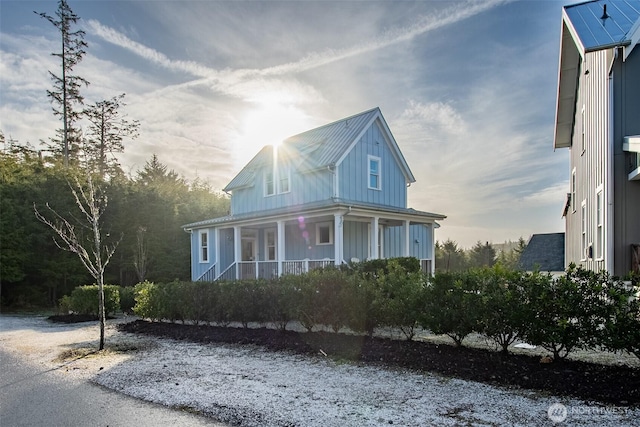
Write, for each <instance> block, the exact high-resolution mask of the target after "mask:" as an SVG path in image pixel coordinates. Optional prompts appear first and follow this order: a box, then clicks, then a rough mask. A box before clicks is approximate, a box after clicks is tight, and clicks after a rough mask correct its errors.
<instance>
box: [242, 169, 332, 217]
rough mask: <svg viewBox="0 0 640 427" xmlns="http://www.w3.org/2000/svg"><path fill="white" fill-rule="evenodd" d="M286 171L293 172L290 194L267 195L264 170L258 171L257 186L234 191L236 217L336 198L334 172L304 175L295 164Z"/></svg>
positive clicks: (326, 171) (327, 171) (316, 172)
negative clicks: (334, 196) (334, 195)
mask: <svg viewBox="0 0 640 427" xmlns="http://www.w3.org/2000/svg"><path fill="white" fill-rule="evenodd" d="M283 168H284V169H285V170H286V169H289V170H290V181H289V189H290V191H289V192H287V193H281V194H278V193H277V192H276V194H274V195H271V196H265V182H264V176H265V174H264V170H260V171H256V174H255V182H254V184H253V186H251V187H245V188H238V189H235V190H233V197H231V213H232V215H240V214H245V213H251V212H261V211H266V210H270V209H278V208H285V207H290V206H297V205H302V204H305V203H313V202H317V201H322V200H327V199H330V198H331V197H333V172H331V171H329V170H321V171H315V172H307V173H300V172H298V171H296V170H295V169H294V167H293V165H284V166H283Z"/></svg>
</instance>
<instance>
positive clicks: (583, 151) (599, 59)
mask: <svg viewBox="0 0 640 427" xmlns="http://www.w3.org/2000/svg"><path fill="white" fill-rule="evenodd" d="M610 60H611V52H610V51H605V50H602V51H596V52H592V53H587V54H586V55H585V57H584V58H583V59H582V64H581V70H580V73H579V75H580V78H579V82H578V93H577V101H576V115H575V117H574V128H573V137H572V142H571V148H570V151H571V154H570V158H571V169H570V170H571V171H575V178H576V189H575V194H576V197H575V200H574V201H573V204H572V206H573V209H570V210H569V212H568V213H567V219H566V221H567V234H568V235H570V236H574V238H572V239H567V240H566V252H565V260H566V264H567V265H568V264H570V263H575V264H576V265H582V266H583V267H585V268H587V269H591V270H595V271H599V270H602V269H604V268H605V261H604V255H605V254H606V244H604V251H603V254H602V257H598V256H597V254H598V249H597V248H596V237H597V224H596V219H597V218H596V217H597V212H596V210H597V193H598V192H600V191H602V192H603V212H602V213H603V215H604V221H605V223H606V221H607V218H608V213H609V211H608V209H605V208H604V207H606V206H607V205H608V203H607V200H608V199H609V194H608V193H607V189H606V186H605V175H606V172H607V171H606V167H607V162H606V158H607V151H608V144H609V140H610V137H609V121H610V119H609V66H610ZM572 179H573V178H572V177H570V181H571V180H572ZM583 224H584V232H585V239H586V244H585V243H583V236H582V235H583ZM605 234H606V230H605ZM576 236H577V238H575V237H576ZM604 241H605V242H606V235H605V236H604ZM589 247H591V248H592V257H589V256H588V248H589Z"/></svg>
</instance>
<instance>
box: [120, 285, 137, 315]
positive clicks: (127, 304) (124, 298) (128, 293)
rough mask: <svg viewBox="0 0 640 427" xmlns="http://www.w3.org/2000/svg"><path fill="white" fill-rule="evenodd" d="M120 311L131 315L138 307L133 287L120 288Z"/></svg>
mask: <svg viewBox="0 0 640 427" xmlns="http://www.w3.org/2000/svg"><path fill="white" fill-rule="evenodd" d="M118 291H119V293H120V311H122V312H123V313H131V312H132V311H133V307H134V306H135V305H136V300H135V289H134V288H133V287H132V286H120V287H119V288H118Z"/></svg>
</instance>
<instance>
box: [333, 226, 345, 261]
mask: <svg viewBox="0 0 640 427" xmlns="http://www.w3.org/2000/svg"><path fill="white" fill-rule="evenodd" d="M343 221H344V218H343V216H342V215H341V214H333V249H334V251H333V252H334V257H335V260H334V263H335V265H337V266H340V264H342V257H343V254H344V248H343V247H342V246H343V243H344V240H343V239H344V234H343V230H342V222H343Z"/></svg>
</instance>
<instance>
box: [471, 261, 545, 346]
mask: <svg viewBox="0 0 640 427" xmlns="http://www.w3.org/2000/svg"><path fill="white" fill-rule="evenodd" d="M537 275H538V273H535V275H531V274H529V273H523V272H518V271H510V270H505V269H504V268H502V267H500V266H495V267H493V268H486V269H483V270H479V271H477V274H476V278H477V280H478V281H479V288H480V295H481V313H480V322H479V323H480V331H481V332H482V333H483V334H484V335H486V336H487V337H488V338H489V339H491V340H492V341H493V342H494V343H495V344H496V345H497V346H498V348H500V349H501V351H502V352H503V353H507V352H508V347H509V346H510V345H511V344H513V343H514V342H515V341H516V339H518V337H520V336H521V335H522V334H523V330H524V328H525V326H526V325H527V323H528V322H529V317H530V309H529V306H528V305H527V304H526V298H525V292H526V288H527V286H529V285H530V283H531V282H535V281H536V280H537V277H536V276H537Z"/></svg>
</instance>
